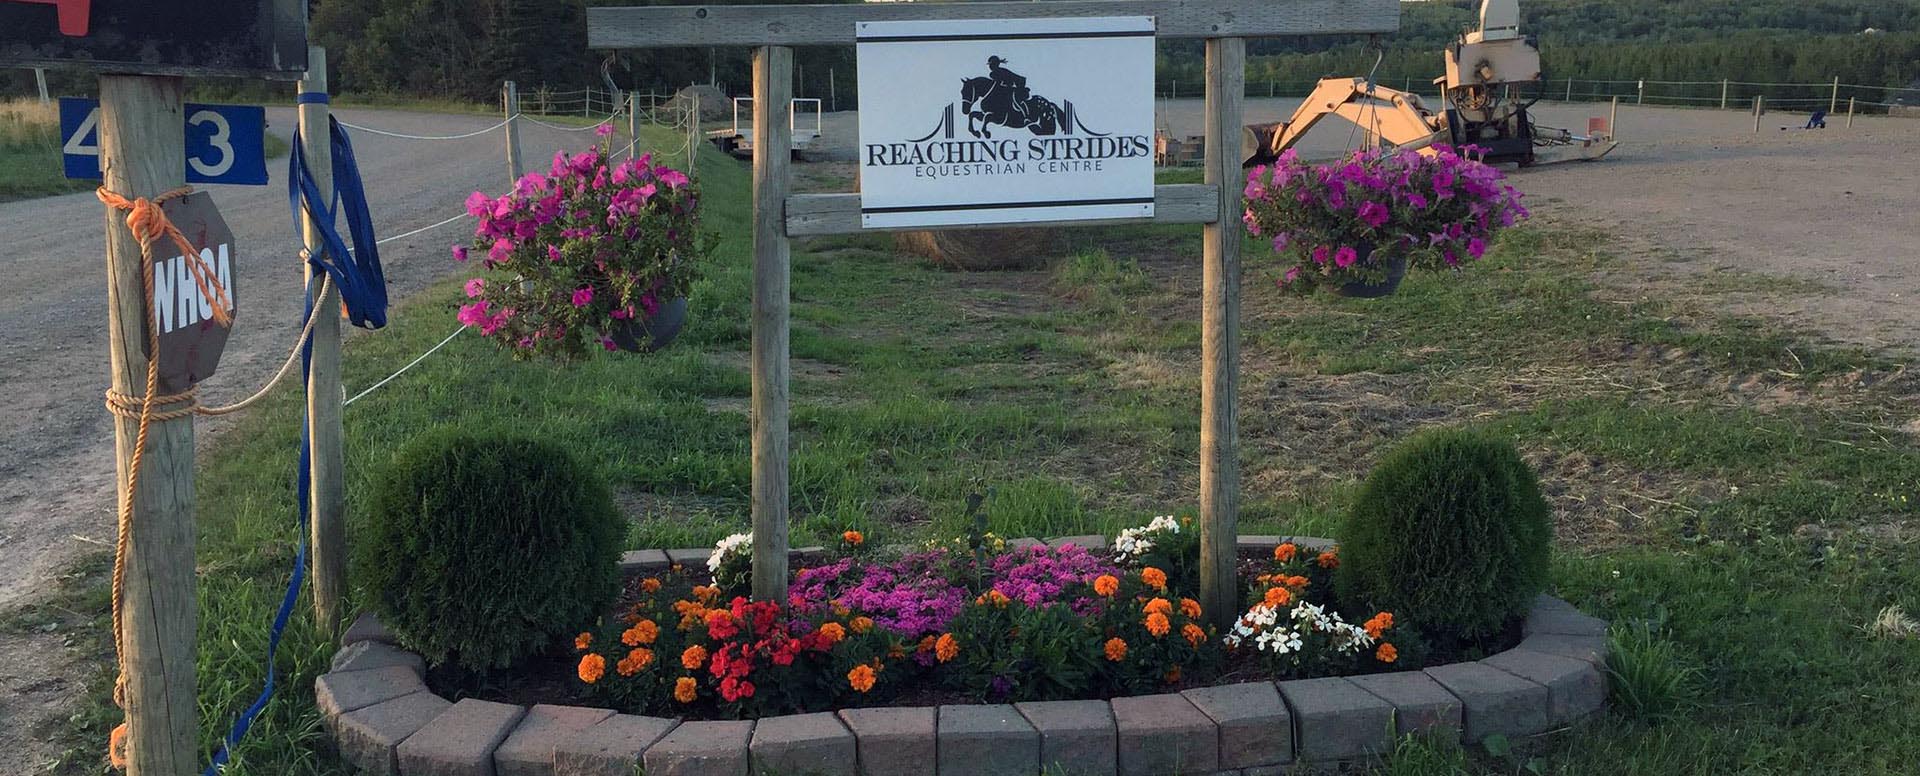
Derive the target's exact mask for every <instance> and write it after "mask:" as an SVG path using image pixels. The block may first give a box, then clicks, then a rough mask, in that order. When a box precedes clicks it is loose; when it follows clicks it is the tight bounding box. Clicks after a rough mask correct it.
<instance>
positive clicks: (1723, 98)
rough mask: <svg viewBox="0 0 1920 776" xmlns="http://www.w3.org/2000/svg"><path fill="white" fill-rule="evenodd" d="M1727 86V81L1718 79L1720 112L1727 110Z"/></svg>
mask: <svg viewBox="0 0 1920 776" xmlns="http://www.w3.org/2000/svg"><path fill="white" fill-rule="evenodd" d="M1727 86H1728V79H1725V78H1722V79H1720V109H1721V110H1726V109H1727Z"/></svg>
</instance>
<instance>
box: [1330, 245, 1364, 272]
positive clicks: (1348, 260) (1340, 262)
mask: <svg viewBox="0 0 1920 776" xmlns="http://www.w3.org/2000/svg"><path fill="white" fill-rule="evenodd" d="M1359 260H1360V252H1359V251H1356V250H1354V249H1353V246H1351V245H1342V246H1340V250H1337V251H1334V252H1333V263H1334V264H1335V265H1336V266H1338V267H1340V268H1341V269H1346V268H1347V267H1351V266H1353V263H1354V262H1356V261H1359Z"/></svg>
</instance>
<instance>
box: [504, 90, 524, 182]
mask: <svg viewBox="0 0 1920 776" xmlns="http://www.w3.org/2000/svg"><path fill="white" fill-rule="evenodd" d="M500 106H501V110H502V111H503V112H504V113H505V114H506V121H507V126H506V130H507V185H508V186H512V185H513V184H514V183H515V182H517V181H519V180H520V87H519V86H517V85H515V84H514V82H512V81H508V82H506V83H505V84H502V85H501V87H500Z"/></svg>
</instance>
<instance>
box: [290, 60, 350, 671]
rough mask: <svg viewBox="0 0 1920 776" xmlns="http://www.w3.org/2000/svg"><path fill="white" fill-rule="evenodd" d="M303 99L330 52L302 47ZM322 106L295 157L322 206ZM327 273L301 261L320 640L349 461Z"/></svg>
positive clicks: (332, 607) (330, 628)
mask: <svg viewBox="0 0 1920 776" xmlns="http://www.w3.org/2000/svg"><path fill="white" fill-rule="evenodd" d="M298 89H299V91H300V93H301V94H326V93H327V50H326V49H323V48H320V47H319V46H309V47H307V75H306V78H303V79H301V81H300V83H299V86H298ZM329 115H330V111H329V109H328V107H327V103H325V102H319V101H312V102H302V103H300V151H301V153H303V154H305V155H306V160H307V171H308V173H309V176H308V177H309V178H310V179H311V180H312V181H313V185H314V187H315V188H317V189H319V191H320V198H321V201H323V202H330V201H332V200H333V145H332V138H333V130H332V127H331V126H330V124H331V122H329V120H328V116H329ZM300 222H301V223H300V234H301V236H302V238H303V239H304V240H305V242H306V248H307V250H308V251H312V252H316V253H317V252H321V251H325V250H326V248H325V242H324V241H323V239H322V238H321V236H320V225H319V224H316V223H314V221H313V214H311V213H306V212H302V214H301V218H300ZM324 277H325V273H319V274H317V275H316V273H315V272H314V270H313V269H312V268H311V267H310V266H309V265H308V264H307V263H306V262H304V261H302V262H301V263H300V280H301V282H302V283H305V284H307V286H308V288H309V292H311V291H312V290H315V289H317V290H318V291H319V292H320V298H318V299H316V300H314V302H313V310H314V313H313V322H312V327H313V334H312V348H313V350H312V356H311V359H310V361H309V362H308V370H307V435H308V439H309V440H310V442H311V444H312V449H313V457H312V459H311V461H310V462H309V466H308V475H309V476H310V477H312V483H313V485H312V490H311V491H310V492H309V497H308V506H309V508H310V510H311V511H310V512H309V516H308V520H309V521H310V524H311V529H312V542H313V544H312V548H313V549H312V550H311V552H312V553H313V558H312V565H313V615H314V619H315V624H316V625H317V626H319V628H320V630H321V632H322V633H328V634H334V633H338V632H339V631H340V619H341V617H342V616H343V613H342V609H343V608H344V604H343V603H342V601H341V599H343V598H344V597H345V596H346V590H347V491H346V480H347V477H346V474H347V453H346V444H345V438H346V428H345V422H344V419H343V417H342V415H343V413H342V409H343V408H342V406H341V395H340V315H339V314H338V313H337V312H335V311H337V310H339V309H340V291H339V289H337V288H334V286H333V284H331V283H323V282H322V279H323V278H324Z"/></svg>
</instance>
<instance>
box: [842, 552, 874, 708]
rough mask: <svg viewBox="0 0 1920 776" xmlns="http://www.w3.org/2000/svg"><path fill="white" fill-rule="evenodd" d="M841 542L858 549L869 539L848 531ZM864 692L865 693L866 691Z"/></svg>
mask: <svg viewBox="0 0 1920 776" xmlns="http://www.w3.org/2000/svg"><path fill="white" fill-rule="evenodd" d="M840 541H843V542H846V543H848V544H851V545H853V546H855V547H858V546H860V545H862V544H865V543H866V542H867V537H866V535H864V534H862V533H860V532H859V531H848V532H846V533H843V534H840ZM862 692H864V690H863V691H862Z"/></svg>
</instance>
